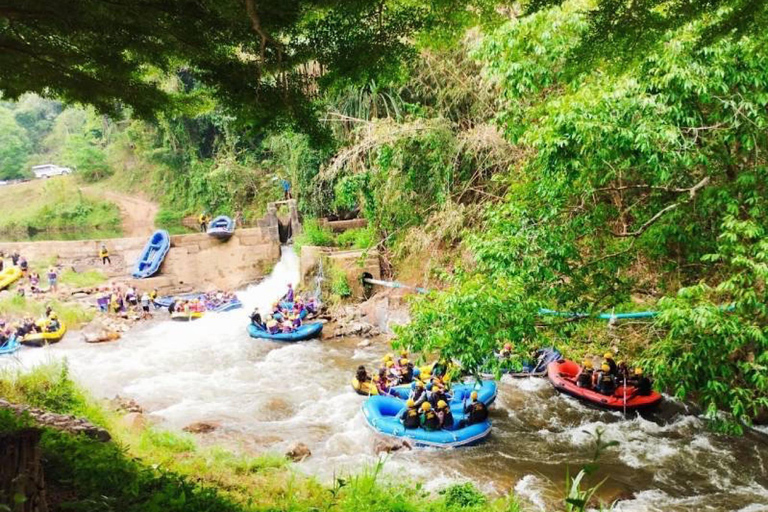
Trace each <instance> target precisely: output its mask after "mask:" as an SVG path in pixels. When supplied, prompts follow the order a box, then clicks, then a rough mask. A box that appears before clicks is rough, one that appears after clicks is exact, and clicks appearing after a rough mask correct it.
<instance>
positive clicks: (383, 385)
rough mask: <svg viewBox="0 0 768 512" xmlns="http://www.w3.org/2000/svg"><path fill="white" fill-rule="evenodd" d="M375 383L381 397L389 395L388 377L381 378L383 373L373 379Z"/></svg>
mask: <svg viewBox="0 0 768 512" xmlns="http://www.w3.org/2000/svg"><path fill="white" fill-rule="evenodd" d="M373 383H374V384H375V385H376V390H377V391H378V392H379V394H380V395H387V394H389V384H388V383H387V379H386V377H382V376H381V373H380V374H379V375H376V376H375V377H374V378H373Z"/></svg>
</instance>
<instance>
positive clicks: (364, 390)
mask: <svg viewBox="0 0 768 512" xmlns="http://www.w3.org/2000/svg"><path fill="white" fill-rule="evenodd" d="M352 389H354V390H355V391H356V392H357V394H358V395H363V396H371V395H378V394H379V390H378V389H376V384H374V383H373V381H370V380H369V381H366V382H360V381H359V380H357V377H352Z"/></svg>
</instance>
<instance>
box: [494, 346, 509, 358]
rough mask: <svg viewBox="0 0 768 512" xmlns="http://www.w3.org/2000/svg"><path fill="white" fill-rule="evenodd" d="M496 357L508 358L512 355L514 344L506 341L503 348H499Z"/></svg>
mask: <svg viewBox="0 0 768 512" xmlns="http://www.w3.org/2000/svg"><path fill="white" fill-rule="evenodd" d="M496 357H498V358H499V359H502V360H506V359H509V358H510V357H512V344H511V343H510V342H506V343H505V344H504V346H503V347H502V348H501V350H499V353H498V354H497V355H496Z"/></svg>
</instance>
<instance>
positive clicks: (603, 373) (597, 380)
mask: <svg viewBox="0 0 768 512" xmlns="http://www.w3.org/2000/svg"><path fill="white" fill-rule="evenodd" d="M592 387H593V388H594V390H595V391H597V392H598V393H601V394H603V395H612V394H613V393H614V392H615V391H616V378H615V377H614V376H613V373H611V366H610V365H609V364H608V363H603V365H602V366H601V367H600V371H599V372H596V373H595V374H594V376H593V377H592Z"/></svg>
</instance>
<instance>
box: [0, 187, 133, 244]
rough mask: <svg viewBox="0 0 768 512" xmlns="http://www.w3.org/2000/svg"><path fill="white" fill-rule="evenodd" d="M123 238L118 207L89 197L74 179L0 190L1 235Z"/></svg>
mask: <svg viewBox="0 0 768 512" xmlns="http://www.w3.org/2000/svg"><path fill="white" fill-rule="evenodd" d="M97 230H98V232H99V233H101V234H102V235H103V234H105V233H106V234H111V236H113V237H114V236H120V234H121V233H120V210H119V209H118V207H117V205H115V204H113V203H110V202H107V201H100V200H97V199H93V198H90V197H85V196H84V195H83V194H82V193H81V192H80V190H79V187H78V184H77V181H76V178H75V177H74V176H59V177H56V178H51V179H48V180H34V181H30V182H28V183H21V184H18V185H11V186H4V187H0V232H5V233H17V234H24V235H26V234H27V233H31V234H34V233H35V232H39V231H45V232H66V234H67V238H79V239H83V238H91V237H92V234H93V232H94V231H97Z"/></svg>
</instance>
